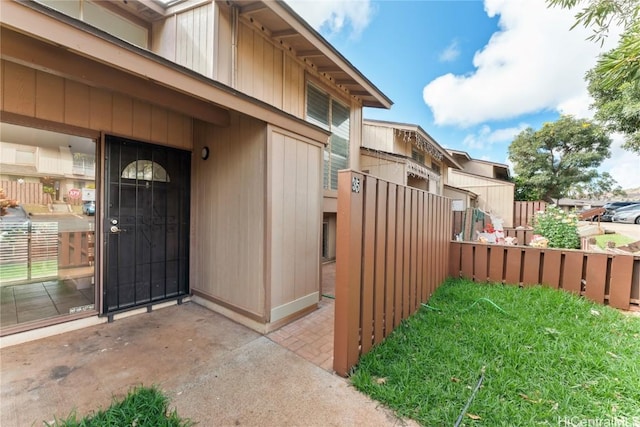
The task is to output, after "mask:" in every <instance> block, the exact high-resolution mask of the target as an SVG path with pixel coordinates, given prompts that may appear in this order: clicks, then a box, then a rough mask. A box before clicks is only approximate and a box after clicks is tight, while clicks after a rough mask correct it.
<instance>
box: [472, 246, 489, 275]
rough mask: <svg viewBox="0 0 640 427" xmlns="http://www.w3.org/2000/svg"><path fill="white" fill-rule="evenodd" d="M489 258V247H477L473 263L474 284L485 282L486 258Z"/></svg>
mask: <svg viewBox="0 0 640 427" xmlns="http://www.w3.org/2000/svg"><path fill="white" fill-rule="evenodd" d="M488 256H489V247H488V246H487V245H477V246H476V253H475V262H474V263H473V270H474V280H475V281H476V282H486V281H487V277H488V273H487V258H488Z"/></svg>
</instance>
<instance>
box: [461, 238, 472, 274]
mask: <svg viewBox="0 0 640 427" xmlns="http://www.w3.org/2000/svg"><path fill="white" fill-rule="evenodd" d="M473 248H474V245H464V246H462V254H461V258H462V277H464V278H465V279H469V280H473Z"/></svg>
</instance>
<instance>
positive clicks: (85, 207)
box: [82, 202, 96, 215]
mask: <svg viewBox="0 0 640 427" xmlns="http://www.w3.org/2000/svg"><path fill="white" fill-rule="evenodd" d="M82 213H83V214H85V215H95V214H96V202H84V203H83V204H82Z"/></svg>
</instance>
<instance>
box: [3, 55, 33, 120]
mask: <svg viewBox="0 0 640 427" xmlns="http://www.w3.org/2000/svg"><path fill="white" fill-rule="evenodd" d="M3 62H4V64H5V66H4V73H3V75H2V80H3V82H4V84H3V87H2V88H3V91H2V99H3V107H4V110H5V111H8V112H10V113H16V114H22V115H25V116H29V117H35V112H36V102H35V101H36V72H35V70H33V69H31V68H27V67H23V66H22V65H18V64H15V63H13V62H5V61H3Z"/></svg>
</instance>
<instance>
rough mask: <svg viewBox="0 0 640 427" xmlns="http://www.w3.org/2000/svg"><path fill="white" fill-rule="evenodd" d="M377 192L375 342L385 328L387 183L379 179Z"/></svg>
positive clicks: (378, 339)
mask: <svg viewBox="0 0 640 427" xmlns="http://www.w3.org/2000/svg"><path fill="white" fill-rule="evenodd" d="M377 190H378V191H377V194H376V237H375V244H374V245H375V264H376V266H375V274H374V300H375V301H374V304H375V308H374V316H373V317H374V321H375V327H374V331H373V332H374V344H377V343H379V342H381V341H382V339H383V338H384V328H385V316H384V312H385V306H386V301H385V297H386V294H385V279H386V271H385V267H386V255H387V242H386V241H385V240H386V237H387V206H388V198H387V183H386V182H385V181H378V183H377Z"/></svg>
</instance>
